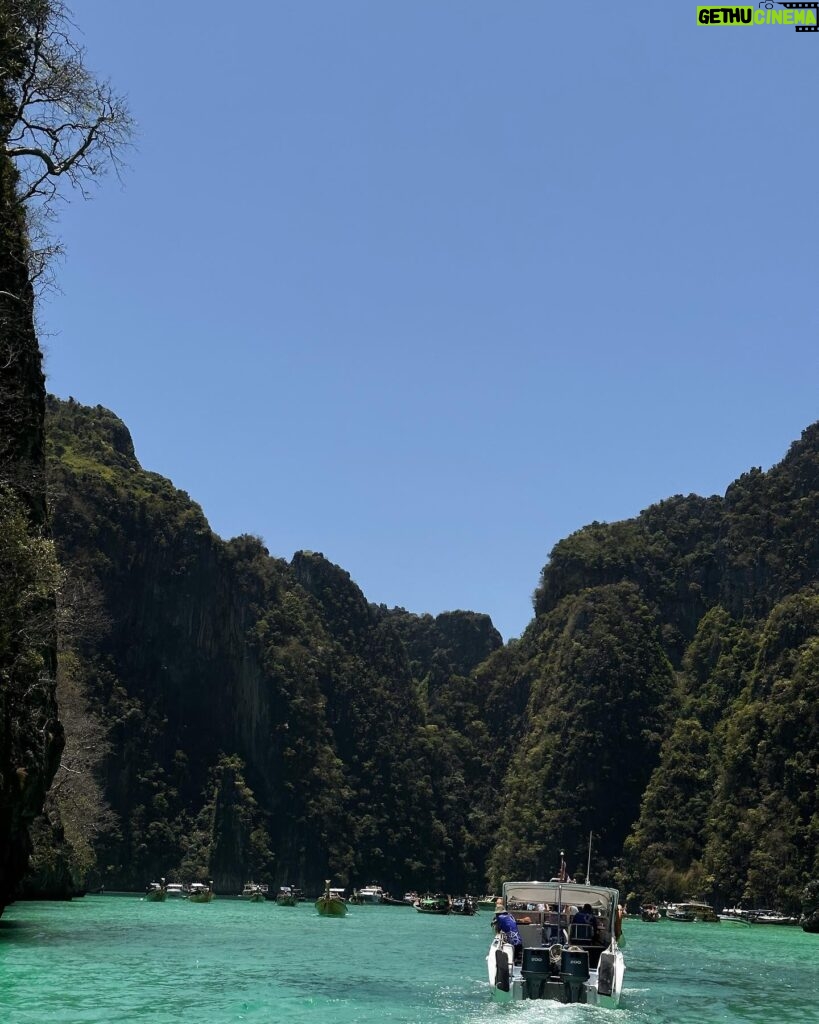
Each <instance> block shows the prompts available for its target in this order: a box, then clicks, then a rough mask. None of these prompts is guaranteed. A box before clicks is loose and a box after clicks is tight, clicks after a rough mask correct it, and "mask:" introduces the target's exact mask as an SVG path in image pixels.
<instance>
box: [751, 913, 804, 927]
mask: <svg viewBox="0 0 819 1024" xmlns="http://www.w3.org/2000/svg"><path fill="white" fill-rule="evenodd" d="M748 923H749V924H778V925H795V924H799V918H798V917H789V916H788V915H787V914H782V913H780V912H779V911H778V910H749V911H748Z"/></svg>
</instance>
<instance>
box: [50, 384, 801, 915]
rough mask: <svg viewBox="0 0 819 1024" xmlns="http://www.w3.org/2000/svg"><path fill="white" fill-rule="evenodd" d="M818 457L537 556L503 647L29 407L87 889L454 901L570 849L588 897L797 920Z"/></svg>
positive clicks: (63, 406)
mask: <svg viewBox="0 0 819 1024" xmlns="http://www.w3.org/2000/svg"><path fill="white" fill-rule="evenodd" d="M817 444H819V433H817V431H816V430H815V429H814V428H811V430H809V431H806V433H805V435H804V437H803V439H802V441H800V442H799V443H797V444H796V445H794V446H793V448H792V449H791V452H790V453H789V454H788V456H787V457H786V459H785V460H783V462H782V463H781V464H780V465H779V466H776V467H774V468H773V469H772V470H771V471H770V473H767V474H763V473H760V472H758V471H755V472H753V473H750V474H747V475H746V476H744V477H743V478H741V480H740V481H738V482H737V483H736V484H734V485H732V486H731V487H730V488H729V490H728V493H727V495H726V498H724V499H721V498H708V499H702V498H697V497H694V496H691V497H688V498H673V499H670V500H668V501H665V502H662V503H661V504H659V505H657V506H654V507H652V508H650V509H647V510H646V511H645V512H643V513H642V514H641V515H640V516H639V517H638V518H637V519H635V520H631V521H628V522H625V523H614V524H609V525H606V524H600V523H595V524H592V525H591V526H590V527H587V528H586V529H584V530H580V531H578V532H577V533H575V534H573V535H572V536H571V537H569V538H567V539H566V540H565V541H561V542H560V543H559V544H558V545H557V546H556V547H555V550H554V551H553V553H552V556H551V559H550V561H549V563H548V565H547V566H546V568H545V569H544V571H543V576H542V580H541V585H540V587H539V589H538V592H537V595H536V616H535V618H534V619H533V621H532V623H531V624H530V626H529V627H528V629H527V630H526V632H525V633H524V635H523V636H522V637H521V638H520V640H516V641H513V642H511V643H509V644H507V645H505V646H504V645H502V643H501V639H500V637H499V636H498V634H497V632H496V631H495V630H494V628H493V627H492V624H491V621H490V620H489V619H488V618H487V617H486V616H485V615H480V614H477V613H473V612H452V613H446V614H443V615H439V616H437V617H433V616H429V615H422V616H417V615H412V614H410V613H409V612H406V611H404V610H403V609H387V608H384V607H383V606H375V605H372V604H370V603H368V602H367V600H366V599H365V597H364V595H363V594H362V593H361V591H360V590H359V589H358V587H356V585H355V584H354V583H353V582H352V580H351V579H350V576H349V574H348V573H347V572H345V571H344V570H343V569H341V568H339V567H338V566H335V565H332V564H331V563H330V562H328V561H327V560H326V559H325V558H324V557H323V556H322V555H320V554H316V553H312V552H298V553H296V555H295V556H294V557H293V559H292V560H291V561H290V562H287V561H284V560H282V559H277V558H273V557H271V556H270V555H269V553H268V551H267V550H266V548H265V547H264V545H263V544H262V542H261V541H260V540H258V539H257V538H253V537H247V536H244V537H238V538H235V539H233V540H231V541H227V542H225V541H222V540H220V539H219V538H218V537H216V536H215V535H214V534H213V533H212V532H211V531H210V529H209V528H208V525H207V523H206V521H205V519H204V517H203V515H202V512H201V510H200V509H199V508H198V506H196V505H195V504H194V503H193V502H192V501H191V500H190V499H189V497H188V496H187V495H185V494H184V493H182V492H179V491H177V490H176V489H174V488H173V486H172V485H171V484H170V482H169V481H167V480H164V479H162V478H161V477H158V476H156V475H154V474H151V473H147V472H145V471H144V470H143V469H142V468H141V467H140V466H139V464H138V462H137V461H136V458H135V456H134V451H133V446H132V444H131V439H130V436H129V434H128V431H127V429H126V428H125V427H124V425H123V424H122V423H121V422H120V421H119V420H118V419H117V418H116V417H115V416H114V415H113V414H112V413H110V412H108V411H107V410H105V409H102V408H100V407H97V408H96V409H88V408H85V407H82V406H80V405H78V404H77V403H75V402H72V401H69V402H67V403H66V402H59V401H57V400H56V399H52V400H50V401H49V448H50V457H51V461H50V481H51V492H52V500H53V503H54V522H55V537H56V541H57V545H58V550H59V553H60V558H61V561H62V562H63V565H64V569H65V571H66V572H67V573H68V575H69V578H72V579H76V580H78V581H81V589H82V591H83V593H84V594H85V595H86V597H87V600H88V601H89V602H90V604H91V605H92V606H93V607H95V608H96V609H97V611H96V612H95V613H94V614H91V615H88V616H86V619H89V620H91V621H92V622H93V623H94V625H93V628H92V629H90V630H87V631H86V632H85V633H83V630H82V629H78V630H76V631H75V632H76V635H75V637H74V639H73V641H72V646H71V650H72V652H73V654H72V657H73V659H74V662H73V664H74V665H75V669H76V671H75V673H74V679H75V682H77V680H79V682H78V683H77V685H78V686H80V688H81V689H82V695H83V697H82V699H83V700H84V701H85V702H86V704H87V705H88V706H89V707H93V708H94V709H96V711H97V712H98V713H99V716H100V720H101V721H104V722H105V724H106V725H105V727H106V736H105V744H107V746H106V748H105V749H107V750H109V751H110V753H105V754H104V755H103V757H102V760H101V768H102V772H101V780H102V783H103V792H104V799H105V800H106V801H108V803H110V808H111V815H110V816H109V820H108V821H107V822H106V818H105V815H104V814H103V816H102V818H101V819H100V820H101V822H102V824H101V825H100V829H101V830H102V831H99V830H98V835H97V838H96V840H95V850H96V853H97V855H98V862H99V871H100V872H101V873H103V874H104V876H105V880H106V884H113V885H127V886H131V887H138V886H141V885H142V884H144V882H145V881H146V879H148V878H149V877H152V876H158V875H160V874H164V875H170V874H172V873H174V872H175V871H183V872H187V873H194V872H198V873H199V874H202V875H204V874H207V875H208V877H214V878H215V880H216V884H217V888H221V889H223V890H227V891H231V890H232V889H233V888H235V887H236V886H238V885H239V884H241V882H242V881H243V880H244V876H248V877H249V876H250V875H251V874H254V875H258V874H260V873H263V872H266V876H267V877H268V878H269V880H270V881H271V882H272V883H273V884H281V883H284V882H287V881H293V882H295V883H296V884H301V885H303V886H305V887H312V888H316V887H318V886H319V885H320V884H321V881H322V880H323V878H324V877H327V876H328V874H329V875H332V876H333V877H336V878H339V879H340V880H341V881H346V882H349V883H350V884H356V883H361V882H363V881H366V880H370V879H372V878H376V879H378V880H379V881H381V882H383V883H386V884H388V885H390V886H392V887H394V888H396V889H399V888H401V887H403V886H416V887H417V886H431V885H435V886H443V887H445V888H447V889H449V890H452V891H456V890H457V891H463V890H472V891H478V890H480V889H482V888H483V887H484V885H485V884H486V882H487V880H488V881H489V882H491V884H493V885H497V884H498V883H499V882H500V881H501V880H502V879H503V878H504V877H509V876H510V875H538V876H543V875H548V874H550V873H551V872H552V871H553V869H554V867H555V866H556V856H557V851H559V849H560V848H564V849H565V850H566V851H567V856H568V859H569V866H570V868H571V869H572V870H573V871H574V872H575V873H578V872H580V873H582V871H583V870H584V868H585V859H586V844H587V841H588V835H589V832H593V833H594V835H595V840H594V846H593V859H592V873H593V875H594V877H595V878H598V879H601V878H604V877H606V878H616V879H619V881H620V883H621V885H622V886H623V887H624V888H625V889H626V891H631V892H633V893H634V895H635V897H637V896H643V897H648V896H653V897H660V896H666V897H675V896H683V895H686V894H693V893H695V892H699V893H703V894H709V895H712V896H714V897H715V898H717V899H720V898H737V899H738V898H742V897H744V898H745V899H748V900H760V901H761V900H764V901H765V902H771V903H780V904H782V905H784V906H794V905H796V904H797V903H798V900H799V896H800V893H801V891H802V890H803V888H804V887H805V885H806V883H808V882H809V881H810V879H811V877H813V876H814V875H816V873H817V870H818V869H819V864H817V863H816V854H815V849H816V837H817V828H819V819H817V813H818V811H817V795H816V786H815V779H816V774H817V770H819V765H817V754H816V750H817V749H819V747H817V743H816V740H817V736H816V729H817V716H816V707H817V695H818V694H817V686H818V685H819V667H817V665H816V657H815V654H816V650H817V649H819V647H817V637H819V631H818V630H817V623H818V622H819V613H818V612H817V610H816V609H817V603H816V602H817V601H819V596H817V593H819V592H817V591H815V590H814V581H815V579H816V577H817V569H819V561H818V560H817V557H816V552H815V551H814V548H813V545H814V539H813V536H812V525H811V519H810V516H809V515H805V514H803V510H804V509H810V508H812V507H814V505H815V502H816V500H817V495H819V489H818V490H814V487H817V488H819V477H817V476H816V474H815V473H814V467H815V465H816V462H817V455H816V448H817ZM759 502H763V503H764V507H765V508H766V509H767V512H766V513H765V514H763V513H761V512H760V511H759V509H758V508H757V503H759ZM772 510H773V511H772ZM765 531H767V534H766V535H768V536H771V537H774V538H776V540H775V543H773V544H771V545H768V546H766V545H764V544H763V542H762V537H763V534H764V533H765ZM751 566H753V569H752V568H751ZM80 618H82V616H80Z"/></svg>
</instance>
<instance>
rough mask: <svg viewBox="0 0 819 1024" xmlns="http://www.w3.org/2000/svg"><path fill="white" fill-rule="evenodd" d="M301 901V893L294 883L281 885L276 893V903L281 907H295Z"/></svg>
mask: <svg viewBox="0 0 819 1024" xmlns="http://www.w3.org/2000/svg"><path fill="white" fill-rule="evenodd" d="M298 902H299V895H298V893H297V892H296V890H295V888H294V887H293V886H292V885H281V886H279V891H278V892H277V893H276V903H277V904H278V905H279V906H280V907H295V906H296V904H297V903H298Z"/></svg>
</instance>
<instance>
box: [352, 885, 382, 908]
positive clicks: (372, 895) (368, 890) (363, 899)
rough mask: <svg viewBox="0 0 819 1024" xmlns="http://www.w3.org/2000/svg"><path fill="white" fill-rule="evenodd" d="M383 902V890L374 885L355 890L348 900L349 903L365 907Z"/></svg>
mask: <svg viewBox="0 0 819 1024" xmlns="http://www.w3.org/2000/svg"><path fill="white" fill-rule="evenodd" d="M383 902H384V890H383V889H382V888H381V886H380V885H376V884H375V883H373V884H372V885H365V886H362V888H360V889H356V890H355V891H354V892H353V895H352V897H351V899H350V903H357V904H358V905H359V906H367V905H369V904H378V903H383Z"/></svg>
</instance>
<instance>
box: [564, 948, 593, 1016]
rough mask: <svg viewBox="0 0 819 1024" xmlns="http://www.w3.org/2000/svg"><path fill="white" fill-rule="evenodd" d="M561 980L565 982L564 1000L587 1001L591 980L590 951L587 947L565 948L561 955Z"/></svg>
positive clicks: (571, 1001)
mask: <svg viewBox="0 0 819 1024" xmlns="http://www.w3.org/2000/svg"><path fill="white" fill-rule="evenodd" d="M560 980H561V981H562V982H563V997H564V998H563V1001H564V1002H566V1003H585V1002H586V984H587V982H588V980H589V952H588V950H586V949H577V948H571V949H564V950H563V952H562V953H561V955H560Z"/></svg>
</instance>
